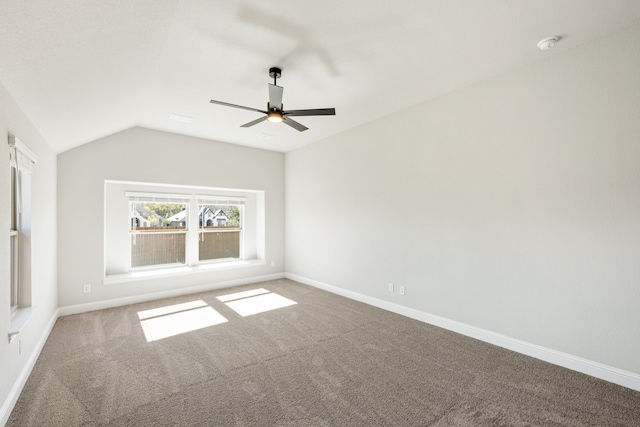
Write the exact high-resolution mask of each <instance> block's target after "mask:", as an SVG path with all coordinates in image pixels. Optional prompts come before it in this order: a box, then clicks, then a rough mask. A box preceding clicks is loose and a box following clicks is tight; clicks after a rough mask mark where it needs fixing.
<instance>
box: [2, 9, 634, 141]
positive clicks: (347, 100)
mask: <svg viewBox="0 0 640 427" xmlns="http://www.w3.org/2000/svg"><path fill="white" fill-rule="evenodd" d="M639 21H640V1H637V0H563V1H558V0H535V1H534V0H481V1H480V0H446V1H444V0H404V1H382V0H317V1H314V2H312V1H304V2H303V1H299V0H298V1H296V0H280V1H277V2H265V1H257V0H245V1H238V0H236V1H218V0H191V1H188V0H163V1H157V0H111V1H105V0H63V1H51V0H23V1H8V0H0V81H1V82H2V83H3V84H4V85H5V86H6V88H7V89H8V90H9V92H10V93H11V94H12V96H13V97H14V98H15V100H16V101H17V102H18V104H19V105H20V106H21V108H22V109H23V110H24V112H25V113H26V114H27V116H28V117H29V118H30V119H31V121H32V122H33V123H34V124H35V126H36V127H37V128H38V130H39V131H40V132H41V134H42V135H43V137H44V138H45V139H46V140H47V141H48V142H49V144H50V145H51V146H52V148H53V149H54V150H55V151H56V152H62V151H65V150H68V149H70V148H73V147H76V146H78V145H81V144H84V143H87V142H90V141H93V140H95V139H98V138H101V137H104V136H107V135H110V134H112V133H115V132H118V131H121V130H124V129H127V128H130V127H132V126H144V127H148V128H152V129H160V130H165V131H170V132H175V133H180V134H185V135H193V136H199V137H203V138H208V139H213V140H219V141H225V142H230V143H237V144H243V145H248V146H254V147H260V148H266V149H270V150H277V151H284V152H286V151H290V150H293V149H296V148H299V147H301V146H303V145H305V144H309V143H311V142H314V141H317V140H319V139H322V138H325V137H328V136H330V135H333V134H335V133H338V132H341V131H344V130H346V129H349V128H351V127H354V126H357V125H360V124H363V123H365V122H369V121H372V120H376V119H378V118H380V117H383V116H385V115H387V114H390V113H392V112H396V111H399V110H402V109H404V108H406V107H409V106H411V105H414V104H417V103H419V102H422V101H425V100H428V99H431V98H434V97H437V96H439V95H442V94H444V93H447V92H450V91H453V90H456V89H459V88H461V87H464V86H467V85H469V84H472V83H474V82H477V81H480V80H483V79H486V78H488V77H491V76H494V75H497V74H500V73H503V72H505V71H508V70H510V69H513V68H516V67H520V66H523V65H525V64H527V63H530V62H533V61H537V60H540V59H542V58H544V57H546V56H548V55H555V54H557V53H558V52H561V51H563V50H566V49H568V48H571V47H573V46H576V45H579V44H581V43H584V42H586V41H588V40H592V39H595V38H598V37H602V36H605V35H607V34H609V33H612V32H615V31H617V30H619V29H622V28H625V27H629V26H631V25H635V24H636V23H637V22H639ZM553 35H557V36H560V37H561V41H560V42H559V43H558V44H557V45H556V47H555V48H554V49H553V50H551V51H547V52H541V51H540V50H538V49H537V47H536V43H537V42H538V41H539V40H541V39H543V38H545V37H548V36H553ZM271 66H280V67H281V68H282V69H283V75H282V78H281V79H279V80H278V84H279V85H281V86H283V87H284V99H283V103H284V106H285V109H305V108H327V107H335V108H336V116H335V117H331V116H329V117H299V118H297V120H298V121H299V122H300V123H302V124H304V125H306V126H307V127H309V128H310V129H309V130H308V131H306V132H303V133H300V132H298V131H296V130H294V129H293V128H290V127H288V126H285V125H282V124H274V123H269V122H263V123H260V124H258V125H256V126H254V127H251V128H240V127H239V126H240V125H241V124H244V123H246V122H248V121H251V120H253V119H256V118H258V117H260V115H259V114H258V113H254V112H251V111H245V110H239V109H232V108H226V107H222V106H218V105H213V104H210V103H209V100H210V99H216V100H220V101H225V102H230V103H234V104H240V105H246V106H249V107H254V108H260V109H264V108H265V107H266V102H267V99H268V92H267V83H269V82H272V80H271V79H270V78H269V76H268V69H269V67H271ZM171 113H176V114H180V115H184V116H190V117H193V121H192V122H191V123H181V122H177V121H173V120H170V119H169V115H170V114H171ZM265 134H266V135H271V137H270V138H268V139H265Z"/></svg>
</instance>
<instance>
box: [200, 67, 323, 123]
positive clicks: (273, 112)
mask: <svg viewBox="0 0 640 427" xmlns="http://www.w3.org/2000/svg"><path fill="white" fill-rule="evenodd" d="M280 76H282V70H281V69H280V68H278V67H271V68H269V77H271V78H273V84H271V83H269V85H268V89H269V102H268V103H267V110H266V111H265V110H260V109H257V108H251V107H244V106H242V105H236V104H230V103H228V102H222V101H216V100H213V99H212V100H211V101H209V102H211V103H212V104H218V105H223V106H225V107H233V108H240V109H242V110H249V111H255V112H258V113H262V114H264V116H263V117H260V118H259V119H256V120H253V121H250V122H249V123H245V124H243V125H242V126H240V127H244V128H248V127H251V126H253V125H257V124H258V123H261V122H263V121H265V120H268V121H270V122H273V123H280V122H282V123H284V124H286V125H289V126H291V127H292V128H294V129H296V130H297V131H299V132H304V131H305V130H307V129H309V128H308V127H306V126H304V125H302V124H301V123H298V122H297V121H295V120H293V119H291V117H295V116H335V114H336V109H335V108H315V109H309V110H289V111H285V109H284V107H283V105H282V93H283V91H284V88H282V86H278V85H277V84H276V83H277V79H278V78H280Z"/></svg>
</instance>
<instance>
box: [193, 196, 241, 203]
mask: <svg viewBox="0 0 640 427" xmlns="http://www.w3.org/2000/svg"><path fill="white" fill-rule="evenodd" d="M196 198H197V199H198V204H199V205H216V206H224V205H244V204H245V201H246V199H245V198H244V197H232V196H203V195H198V196H196Z"/></svg>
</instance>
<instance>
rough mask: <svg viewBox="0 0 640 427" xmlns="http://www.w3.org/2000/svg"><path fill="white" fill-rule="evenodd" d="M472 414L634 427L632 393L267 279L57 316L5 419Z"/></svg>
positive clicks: (369, 420)
mask: <svg viewBox="0 0 640 427" xmlns="http://www.w3.org/2000/svg"><path fill="white" fill-rule="evenodd" d="M242 292H245V293H242ZM478 425H491V426H530V425H545V426H547V425H548V426H584V425H591V426H640V393H639V392H636V391H633V390H630V389H627V388H624V387H621V386H617V385H615V384H611V383H608V382H605V381H602V380H599V379H596V378H593V377H589V376H587V375H583V374H580V373H577V372H574V371H570V370H567V369H564V368H561V367H558V366H555V365H552V364H549V363H546V362H542V361H539V360H537V359H533V358H530V357H527V356H523V355H521V354H518V353H514V352H512V351H509V350H505V349H503V348H500V347H496V346H492V345H490V344H487V343H484V342H481V341H477V340H474V339H472V338H469V337H466V336H463V335H459V334H456V333H453V332H450V331H447V330H444V329H440V328H437V327H434V326H431V325H428V324H424V323H421V322H418V321H415V320H412V319H409V318H406V317H403V316H400V315H397V314H394V313H390V312H387V311H384V310H381V309H378V308H375V307H371V306H368V305H366V304H362V303H359V302H356V301H352V300H350V299H347V298H343V297H340V296H337V295H334V294H331V293H328V292H324V291H322V290H319V289H316V288H313V287H310V286H306V285H302V284H299V283H296V282H293V281H290V280H286V279H283V280H274V281H269V282H263V283H259V284H253V285H246V286H239V287H235V288H230V289H221V290H216V291H211V292H204V293H199V294H192V295H185V296H181V297H176V298H170V299H164V300H158V301H154V302H147V303H141V304H135V305H130V306H125V307H118V308H112V309H107V310H100V311H94V312H89V313H83V314H77V315H71V316H65V317H61V318H59V319H58V321H57V323H56V324H55V326H54V328H53V330H52V332H51V334H50V336H49V339H48V340H47V343H46V345H45V346H44V349H43V351H42V353H41V355H40V357H39V359H38V361H37V363H36V365H35V367H34V369H33V371H32V373H31V376H30V377H29V379H28V381H27V383H26V385H25V387H24V389H23V391H22V394H21V395H20V397H19V399H18V402H17V403H16V406H15V408H14V410H13V412H12V413H11V416H10V419H9V421H8V424H7V426H11V427H14V426H49V427H50V426H65V427H69V426H137V427H138V426H478Z"/></svg>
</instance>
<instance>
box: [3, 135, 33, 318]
mask: <svg viewBox="0 0 640 427" xmlns="http://www.w3.org/2000/svg"><path fill="white" fill-rule="evenodd" d="M36 162H37V158H36V156H35V155H34V154H33V152H32V151H31V150H29V148H28V147H27V146H26V145H24V143H22V142H21V141H20V140H19V139H18V138H15V137H13V136H10V137H9V166H10V167H9V173H10V178H9V183H10V187H11V188H10V191H9V206H10V228H9V260H10V267H9V277H10V280H9V286H10V299H9V301H10V305H11V314H12V315H15V314H16V313H17V312H18V311H20V309H21V308H26V307H30V306H31V175H32V173H33V169H34V165H35V163H36Z"/></svg>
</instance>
